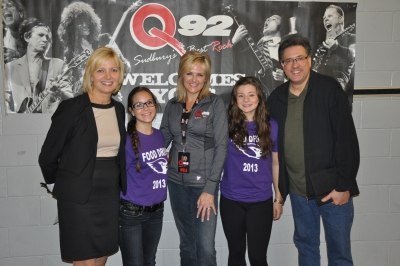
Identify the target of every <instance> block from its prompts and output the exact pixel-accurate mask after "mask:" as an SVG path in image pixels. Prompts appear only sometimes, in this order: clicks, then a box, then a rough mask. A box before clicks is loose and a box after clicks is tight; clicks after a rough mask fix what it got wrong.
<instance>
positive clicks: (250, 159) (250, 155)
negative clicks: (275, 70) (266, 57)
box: [220, 77, 283, 265]
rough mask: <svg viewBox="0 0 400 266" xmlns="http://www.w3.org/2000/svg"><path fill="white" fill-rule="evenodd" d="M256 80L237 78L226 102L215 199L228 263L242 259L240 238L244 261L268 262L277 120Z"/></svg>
mask: <svg viewBox="0 0 400 266" xmlns="http://www.w3.org/2000/svg"><path fill="white" fill-rule="evenodd" d="M261 86H262V85H261V83H260V81H259V80H258V79H256V78H254V77H243V78H241V79H239V80H238V81H237V82H236V84H235V86H234V87H233V90H232V93H231V100H230V104H229V108H228V118H229V138H230V140H229V145H228V155H227V158H226V161H225V166H224V174H223V177H222V181H221V200H220V212H221V219H222V226H223V228H224V233H225V236H226V239H227V240H228V248H229V258H228V265H246V260H245V254H246V238H247V247H248V249H249V250H248V256H249V261H250V264H251V265H268V264H267V260H266V258H267V248H268V243H269V239H270V235H271V229H272V221H273V220H278V219H279V218H280V217H281V215H282V209H283V199H282V196H281V194H280V192H279V188H278V173H279V164H278V124H277V122H276V121H275V120H274V119H270V118H269V115H268V112H267V109H266V107H265V104H264V103H265V96H264V93H263V90H262V87H261ZM272 184H273V187H274V190H275V201H274V202H273V201H272V196H273V193H272Z"/></svg>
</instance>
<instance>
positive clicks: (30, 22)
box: [19, 18, 51, 49]
mask: <svg viewBox="0 0 400 266" xmlns="http://www.w3.org/2000/svg"><path fill="white" fill-rule="evenodd" d="M36 27H44V28H47V29H48V30H49V32H50V34H51V30H50V28H49V27H48V26H47V25H46V24H44V23H43V22H41V21H40V20H38V19H37V18H27V19H26V20H24V21H22V23H21V25H20V26H19V37H20V39H21V41H22V44H23V46H24V49H26V47H27V45H28V44H27V42H26V40H25V34H26V33H27V35H26V36H27V37H29V38H30V37H31V34H32V30H33V29H34V28H36Z"/></svg>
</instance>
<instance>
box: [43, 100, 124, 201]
mask: <svg viewBox="0 0 400 266" xmlns="http://www.w3.org/2000/svg"><path fill="white" fill-rule="evenodd" d="M112 101H113V103H114V106H115V112H116V115H117V120H118V127H119V133H120V135H121V141H120V146H119V152H118V161H119V165H120V169H121V171H120V172H121V174H120V187H121V190H122V192H123V193H124V194H125V193H126V169H125V164H126V162H125V139H126V133H125V111H124V106H123V105H122V104H121V103H119V102H117V101H115V100H114V99H112ZM51 120H52V123H51V126H50V129H49V132H48V133H47V136H46V139H45V141H44V143H43V146H42V151H41V153H40V155H39V165H40V168H41V169H42V173H43V177H44V179H45V181H46V183H47V184H52V183H55V185H54V189H53V195H54V196H55V197H57V198H58V199H60V200H66V201H71V202H75V203H79V204H84V203H86V202H87V201H88V199H89V195H90V190H91V186H92V177H93V171H94V166H95V162H96V153H97V141H98V135H97V127H96V121H95V118H94V113H93V110H92V106H91V103H90V99H89V95H88V94H86V93H84V94H82V95H80V96H77V97H75V98H71V99H68V100H65V101H62V102H61V103H60V105H59V106H58V108H57V110H56V112H55V113H54V114H53V116H52V118H51Z"/></svg>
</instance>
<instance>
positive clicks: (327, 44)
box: [322, 39, 339, 52]
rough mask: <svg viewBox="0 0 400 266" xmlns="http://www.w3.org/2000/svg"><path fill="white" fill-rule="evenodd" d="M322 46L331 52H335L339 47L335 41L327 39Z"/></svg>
mask: <svg viewBox="0 0 400 266" xmlns="http://www.w3.org/2000/svg"><path fill="white" fill-rule="evenodd" d="M322 45H323V46H324V47H325V48H326V49H328V50H329V51H330V52H332V51H335V50H336V48H337V47H338V46H339V43H338V41H337V40H335V39H327V40H325V41H324V42H322Z"/></svg>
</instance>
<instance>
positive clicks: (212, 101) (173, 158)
mask: <svg viewBox="0 0 400 266" xmlns="http://www.w3.org/2000/svg"><path fill="white" fill-rule="evenodd" d="M182 111H183V106H182V103H181V102H177V101H176V98H175V97H174V98H172V99H171V100H170V101H169V102H168V103H167V106H166V107H165V111H164V115H163V118H162V122H161V127H160V130H161V131H162V133H163V134H164V139H165V146H166V147H168V146H169V145H170V143H171V142H172V145H171V149H170V152H169V159H170V162H169V165H168V178H169V180H171V181H173V182H175V183H178V184H182V185H186V186H203V187H204V189H203V192H206V193H209V194H212V195H214V192H215V189H216V188H217V186H218V185H219V182H220V180H221V173H222V170H223V168H224V163H225V158H226V153H227V146H228V120H227V115H226V109H225V104H224V102H223V101H222V99H221V97H219V96H217V95H215V94H211V95H210V97H205V98H203V99H202V100H201V101H200V102H199V103H198V104H197V105H195V106H194V107H193V109H192V112H191V113H190V117H189V122H188V124H187V132H186V142H187V143H186V147H185V152H189V153H190V171H189V173H184V174H183V173H179V172H178V152H181V151H182V149H183V147H182V129H181V117H182Z"/></svg>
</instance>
